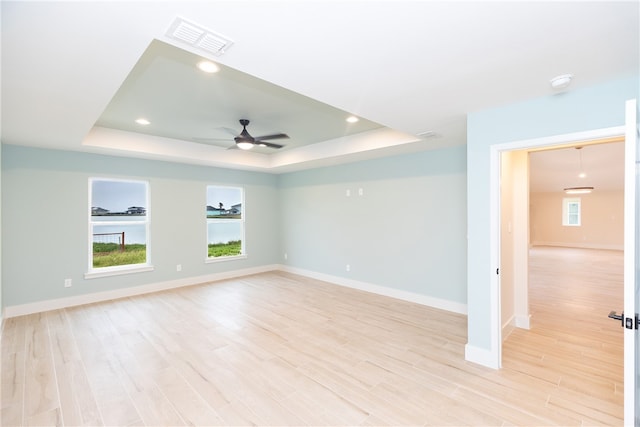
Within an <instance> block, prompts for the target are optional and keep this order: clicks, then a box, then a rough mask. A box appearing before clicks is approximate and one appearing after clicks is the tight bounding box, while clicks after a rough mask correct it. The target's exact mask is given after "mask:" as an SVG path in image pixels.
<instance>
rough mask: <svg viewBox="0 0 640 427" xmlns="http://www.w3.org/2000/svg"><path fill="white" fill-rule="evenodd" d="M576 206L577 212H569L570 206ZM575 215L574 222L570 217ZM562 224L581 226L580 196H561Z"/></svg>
mask: <svg viewBox="0 0 640 427" xmlns="http://www.w3.org/2000/svg"><path fill="white" fill-rule="evenodd" d="M573 205H575V206H577V210H578V212H571V206H573ZM573 215H575V216H577V219H576V221H575V222H574V221H573V220H572V219H571V217H572V216H573ZM562 225H563V226H565V227H580V226H582V200H581V199H580V197H563V198H562Z"/></svg>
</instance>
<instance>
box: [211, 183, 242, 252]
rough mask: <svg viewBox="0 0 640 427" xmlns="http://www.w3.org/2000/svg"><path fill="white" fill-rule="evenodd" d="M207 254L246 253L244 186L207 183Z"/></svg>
mask: <svg viewBox="0 0 640 427" xmlns="http://www.w3.org/2000/svg"><path fill="white" fill-rule="evenodd" d="M206 215H207V257H208V258H209V259H222V258H226V257H237V256H241V255H244V254H245V250H244V248H245V244H244V191H243V189H242V188H240V187H222V186H217V185H209V186H207V210H206Z"/></svg>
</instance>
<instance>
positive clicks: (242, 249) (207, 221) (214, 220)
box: [205, 184, 247, 263]
mask: <svg viewBox="0 0 640 427" xmlns="http://www.w3.org/2000/svg"><path fill="white" fill-rule="evenodd" d="M212 187H214V188H221V189H237V190H240V205H241V206H242V208H241V209H242V210H241V217H240V219H237V218H233V219H219V218H209V217H208V215H206V213H205V243H206V244H205V263H214V262H225V261H233V260H238V259H245V258H247V241H246V234H247V233H246V212H247V210H246V203H245V202H246V200H245V199H246V190H245V188H244V187H243V186H241V185H228V184H207V185H206V187H205V209H206V206H208V205H209V200H208V193H209V189H210V188H212ZM229 222H233V223H239V224H240V241H241V244H240V254H238V255H227V256H219V257H210V256H209V224H216V223H218V224H224V223H229Z"/></svg>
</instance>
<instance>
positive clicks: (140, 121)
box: [136, 117, 151, 126]
mask: <svg viewBox="0 0 640 427" xmlns="http://www.w3.org/2000/svg"><path fill="white" fill-rule="evenodd" d="M136 123H137V124H139V125H143V126H146V125H150V124H151V122H150V121H149V120H147V119H145V118H144V117H140V118H139V119H136Z"/></svg>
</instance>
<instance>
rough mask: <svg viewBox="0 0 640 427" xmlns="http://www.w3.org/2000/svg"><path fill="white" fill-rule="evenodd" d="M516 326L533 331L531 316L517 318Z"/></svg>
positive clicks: (515, 320)
mask: <svg viewBox="0 0 640 427" xmlns="http://www.w3.org/2000/svg"><path fill="white" fill-rule="evenodd" d="M513 320H514V325H515V327H516V328H520V329H531V315H530V314H529V315H526V316H516V317H515V318H514V319H513Z"/></svg>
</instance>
